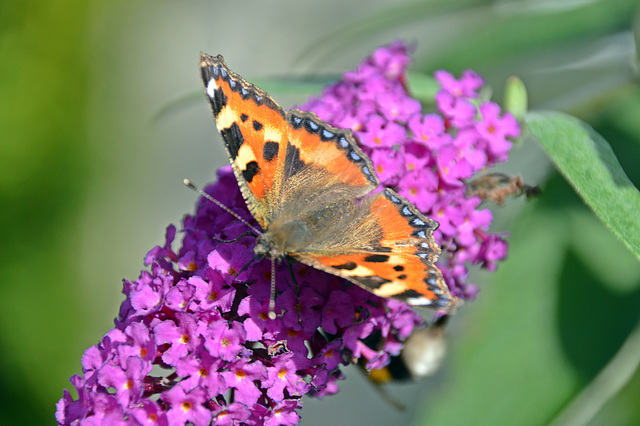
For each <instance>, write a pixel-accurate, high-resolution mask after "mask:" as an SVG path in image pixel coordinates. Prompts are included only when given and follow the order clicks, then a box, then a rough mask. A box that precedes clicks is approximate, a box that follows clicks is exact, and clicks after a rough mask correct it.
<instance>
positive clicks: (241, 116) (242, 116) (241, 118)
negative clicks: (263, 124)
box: [240, 114, 249, 123]
mask: <svg viewBox="0 0 640 426" xmlns="http://www.w3.org/2000/svg"><path fill="white" fill-rule="evenodd" d="M248 118H249V116H248V115H247V114H242V115H240V120H242V122H243V123H244V122H245V121H247V119H248Z"/></svg>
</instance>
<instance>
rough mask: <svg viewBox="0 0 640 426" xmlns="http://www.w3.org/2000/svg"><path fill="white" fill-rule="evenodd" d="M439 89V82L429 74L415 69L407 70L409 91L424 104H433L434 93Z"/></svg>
mask: <svg viewBox="0 0 640 426" xmlns="http://www.w3.org/2000/svg"><path fill="white" fill-rule="evenodd" d="M439 90H440V84H438V82H437V81H436V79H435V78H433V76H432V75H430V74H425V73H422V72H417V71H409V92H410V93H411V95H412V96H413V97H415V98H416V99H418V100H419V101H420V102H422V103H424V104H429V105H433V104H435V100H434V98H435V96H436V93H438V91H439Z"/></svg>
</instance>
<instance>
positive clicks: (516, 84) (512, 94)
mask: <svg viewBox="0 0 640 426" xmlns="http://www.w3.org/2000/svg"><path fill="white" fill-rule="evenodd" d="M527 99H528V96H527V88H526V87H525V85H524V83H523V82H522V80H520V79H519V78H518V77H515V76H511V77H509V79H508V80H507V84H506V86H505V90H504V109H505V110H506V111H509V112H510V113H511V114H513V116H514V117H515V118H517V119H518V121H522V120H524V118H525V116H526V114H527V105H528V102H529V101H528V100H527Z"/></svg>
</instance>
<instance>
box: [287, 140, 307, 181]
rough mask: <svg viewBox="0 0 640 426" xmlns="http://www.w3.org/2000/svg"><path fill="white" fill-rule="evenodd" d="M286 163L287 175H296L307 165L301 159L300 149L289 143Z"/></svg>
mask: <svg viewBox="0 0 640 426" xmlns="http://www.w3.org/2000/svg"><path fill="white" fill-rule="evenodd" d="M284 164H285V172H286V174H287V177H290V176H293V175H295V174H296V173H298V172H299V171H300V170H301V169H302V168H303V167H304V166H305V164H304V161H302V160H301V159H300V150H299V149H298V148H296V147H295V146H294V145H292V144H288V145H287V152H286V153H285V160H284Z"/></svg>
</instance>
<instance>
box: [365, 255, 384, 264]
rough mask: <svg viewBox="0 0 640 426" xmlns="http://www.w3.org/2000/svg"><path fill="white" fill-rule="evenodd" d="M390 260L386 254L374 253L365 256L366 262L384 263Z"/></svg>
mask: <svg viewBox="0 0 640 426" xmlns="http://www.w3.org/2000/svg"><path fill="white" fill-rule="evenodd" d="M388 260H389V256H387V255H386V254H372V255H370V256H367V257H365V258H364V261H365V262H373V263H384V262H386V261H388Z"/></svg>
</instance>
